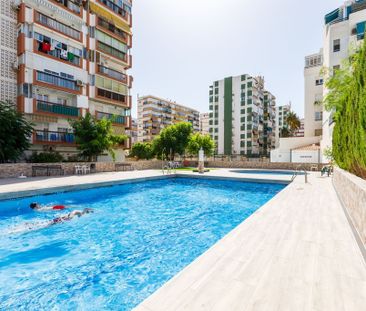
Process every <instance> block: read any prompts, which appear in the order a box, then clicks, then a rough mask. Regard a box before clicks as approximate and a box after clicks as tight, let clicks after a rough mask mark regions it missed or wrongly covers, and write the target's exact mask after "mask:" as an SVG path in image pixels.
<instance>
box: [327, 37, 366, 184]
mask: <svg viewBox="0 0 366 311" xmlns="http://www.w3.org/2000/svg"><path fill="white" fill-rule="evenodd" d="M326 87H327V88H328V89H329V93H328V95H327V96H326V98H325V107H326V109H327V110H328V111H331V112H332V114H333V116H332V117H331V118H333V120H334V121H335V125H334V130H333V146H332V151H333V152H332V154H333V156H334V160H335V161H336V163H337V164H338V165H339V166H340V167H341V168H343V169H346V170H348V171H350V172H352V173H354V174H356V175H358V176H361V177H363V178H366V41H364V43H363V45H362V46H360V47H359V48H358V50H356V52H355V54H354V55H352V57H350V58H349V59H347V60H346V62H345V63H344V64H343V66H342V69H339V70H336V71H335V72H333V75H330V77H329V79H328V80H327V81H326Z"/></svg>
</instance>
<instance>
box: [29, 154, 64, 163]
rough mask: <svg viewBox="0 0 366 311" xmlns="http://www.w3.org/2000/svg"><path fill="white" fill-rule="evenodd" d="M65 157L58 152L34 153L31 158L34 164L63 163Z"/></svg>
mask: <svg viewBox="0 0 366 311" xmlns="http://www.w3.org/2000/svg"><path fill="white" fill-rule="evenodd" d="M63 160H64V157H63V156H62V155H61V154H59V153H58V152H40V153H36V152H33V154H32V156H31V157H30V161H31V162H32V163H57V162H62V161H63Z"/></svg>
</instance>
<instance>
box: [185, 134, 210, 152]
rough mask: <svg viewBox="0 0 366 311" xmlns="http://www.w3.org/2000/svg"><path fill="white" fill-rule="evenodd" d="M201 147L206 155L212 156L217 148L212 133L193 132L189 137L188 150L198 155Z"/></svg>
mask: <svg viewBox="0 0 366 311" xmlns="http://www.w3.org/2000/svg"><path fill="white" fill-rule="evenodd" d="M201 148H202V149H203V151H204V152H205V155H207V156H210V155H212V154H213V152H214V150H215V142H214V141H213V140H212V138H211V136H210V135H202V134H200V133H195V134H192V135H191V136H190V138H189V142H188V146H187V151H188V152H189V153H190V154H192V155H198V152H199V150H200V149H201Z"/></svg>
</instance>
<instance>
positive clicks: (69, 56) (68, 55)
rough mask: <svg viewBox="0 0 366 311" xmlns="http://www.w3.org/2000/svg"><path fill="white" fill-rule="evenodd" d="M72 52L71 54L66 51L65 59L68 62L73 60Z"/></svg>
mask: <svg viewBox="0 0 366 311" xmlns="http://www.w3.org/2000/svg"><path fill="white" fill-rule="evenodd" d="M74 57H75V56H74V54H72V53H71V52H67V60H69V61H70V62H72V61H73V60H74Z"/></svg>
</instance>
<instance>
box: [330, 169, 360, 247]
mask: <svg viewBox="0 0 366 311" xmlns="http://www.w3.org/2000/svg"><path fill="white" fill-rule="evenodd" d="M333 184H334V188H335V189H336V191H337V193H338V196H339V198H340V200H341V201H342V203H343V206H344V208H345V209H346V211H347V213H348V215H349V216H350V218H351V221H352V223H353V225H354V228H355V229H356V231H357V234H358V236H359V237H360V239H361V243H362V244H363V246H364V247H365V248H366V180H364V179H361V178H359V177H357V176H355V175H353V174H351V173H348V172H346V171H344V170H342V169H339V168H336V169H335V170H334V177H333Z"/></svg>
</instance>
